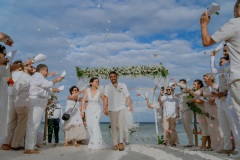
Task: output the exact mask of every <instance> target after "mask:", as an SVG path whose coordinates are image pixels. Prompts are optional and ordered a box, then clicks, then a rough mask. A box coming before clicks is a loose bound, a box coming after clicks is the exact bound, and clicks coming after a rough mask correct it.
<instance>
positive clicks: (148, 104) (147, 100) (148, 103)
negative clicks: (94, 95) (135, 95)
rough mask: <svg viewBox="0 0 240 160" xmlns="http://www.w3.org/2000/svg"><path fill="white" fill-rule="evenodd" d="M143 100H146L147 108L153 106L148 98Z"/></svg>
mask: <svg viewBox="0 0 240 160" xmlns="http://www.w3.org/2000/svg"><path fill="white" fill-rule="evenodd" d="M145 100H146V102H147V106H148V108H154V107H153V106H152V104H151V103H150V102H149V99H148V98H146V99H145Z"/></svg>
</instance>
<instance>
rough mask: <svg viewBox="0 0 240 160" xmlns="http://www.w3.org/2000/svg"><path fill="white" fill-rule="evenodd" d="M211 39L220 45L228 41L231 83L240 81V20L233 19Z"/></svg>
mask: <svg viewBox="0 0 240 160" xmlns="http://www.w3.org/2000/svg"><path fill="white" fill-rule="evenodd" d="M211 38H212V39H213V40H214V41H215V42H217V43H219V42H222V41H226V44H227V46H228V49H229V53H230V55H229V59H230V83H232V82H234V81H235V80H239V79H240V72H239V69H240V18H232V19H230V20H229V21H228V22H227V23H226V24H224V25H223V26H222V27H221V28H220V29H219V30H217V31H216V32H215V33H214V34H213V35H212V36H211Z"/></svg>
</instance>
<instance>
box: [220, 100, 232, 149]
mask: <svg viewBox="0 0 240 160" xmlns="http://www.w3.org/2000/svg"><path fill="white" fill-rule="evenodd" d="M216 103H217V105H218V120H219V127H220V129H221V130H222V133H223V144H224V146H223V149H225V150H231V149H232V141H231V128H232V127H231V120H230V114H229V112H228V107H227V103H226V97H225V96H224V97H221V98H220V99H218V98H216Z"/></svg>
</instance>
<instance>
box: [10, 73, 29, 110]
mask: <svg viewBox="0 0 240 160" xmlns="http://www.w3.org/2000/svg"><path fill="white" fill-rule="evenodd" d="M30 78H31V76H30V75H29V74H27V73H25V72H22V74H21V75H20V76H19V78H18V79H17V80H16V82H15V84H14V86H13V93H14V105H15V107H25V106H27V102H28V96H29V87H30Z"/></svg>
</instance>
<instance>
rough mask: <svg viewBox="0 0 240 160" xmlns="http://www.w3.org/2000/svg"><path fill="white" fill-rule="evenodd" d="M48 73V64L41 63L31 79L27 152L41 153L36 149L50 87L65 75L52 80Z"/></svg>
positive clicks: (26, 140) (26, 141)
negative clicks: (49, 79)
mask: <svg viewBox="0 0 240 160" xmlns="http://www.w3.org/2000/svg"><path fill="white" fill-rule="evenodd" d="M47 75H48V66H47V65H45V64H39V65H38V66H37V68H36V73H35V74H34V75H33V76H32V77H31V79H30V88H29V100H28V106H27V112H28V120H27V131H26V139H25V151H24V153H25V154H36V153H39V152H38V151H37V150H35V149H34V147H35V145H36V140H37V133H38V129H39V127H40V124H41V120H42V117H43V114H44V111H45V108H46V106H47V103H48V99H49V98H50V97H49V96H50V95H49V93H50V88H52V87H53V85H54V84H55V83H57V82H60V81H62V80H63V78H64V77H61V76H60V77H57V78H55V79H54V80H52V81H48V80H47V79H46V77H47Z"/></svg>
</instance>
